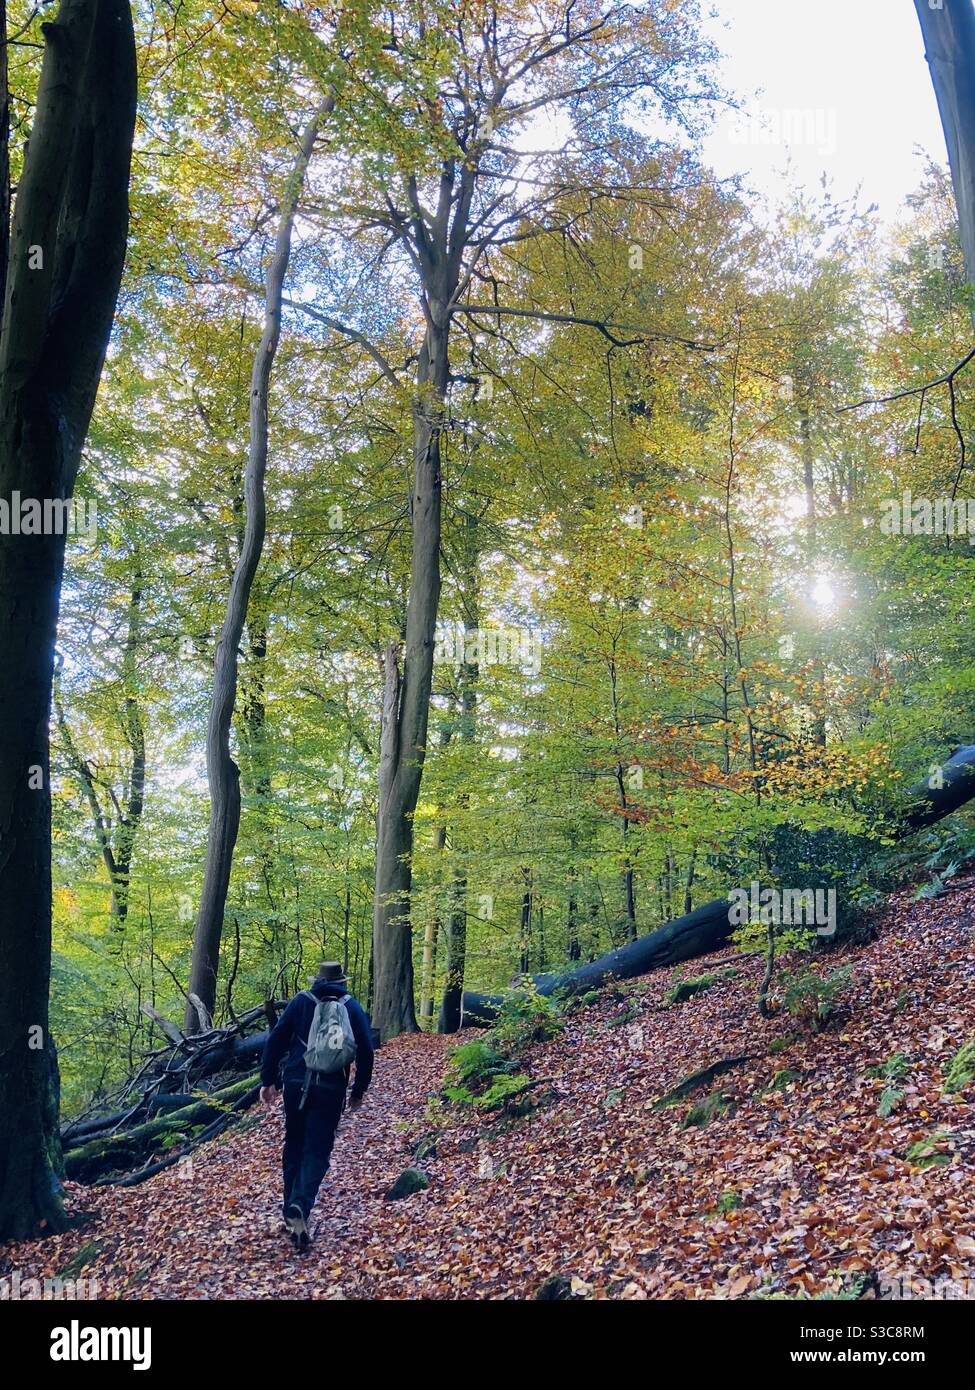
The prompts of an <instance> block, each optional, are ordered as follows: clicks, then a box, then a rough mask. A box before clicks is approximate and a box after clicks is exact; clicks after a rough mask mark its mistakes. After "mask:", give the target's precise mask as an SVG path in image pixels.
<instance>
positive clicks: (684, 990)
mask: <svg viewBox="0 0 975 1390" xmlns="http://www.w3.org/2000/svg"><path fill="white" fill-rule="evenodd" d="M720 978H721V976H720V975H695V976H694V978H693V979H692V980H680V981H678V983H677V984H676V985H674V986H673V987H672V988H671V989H669V990H668V991H667V993H666V994H665V995H664V1003H665V1004H683V1002H684V1000H685V999H693V997H694V995H695V994H703V993H704V991H705V990H707V989H710V988H711V986H712V985H716V984H717V983H718V981H719V980H720Z"/></svg>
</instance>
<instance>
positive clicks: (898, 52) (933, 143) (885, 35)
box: [704, 0, 947, 223]
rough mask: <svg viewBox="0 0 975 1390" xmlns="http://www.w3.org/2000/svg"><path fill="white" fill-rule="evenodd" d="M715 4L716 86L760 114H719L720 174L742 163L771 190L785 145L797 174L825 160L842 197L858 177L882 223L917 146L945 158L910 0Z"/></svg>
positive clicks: (752, 182) (712, 146) (815, 176)
mask: <svg viewBox="0 0 975 1390" xmlns="http://www.w3.org/2000/svg"><path fill="white" fill-rule="evenodd" d="M714 8H715V9H716V11H717V16H716V17H715V18H712V19H710V20H709V21H708V24H707V32H708V34H709V36H710V37H711V38H712V39H713V40H714V41H715V43H716V44H717V45H718V47H719V48H720V49H721V50H722V51H723V52H724V54H725V55H726V57H725V60H724V62H723V64H722V67H721V73H722V76H723V80H724V83H725V86H726V87H727V88H728V89H729V90H730V91H732V92H735V93H737V94H738V95H739V96H740V97H741V98H742V100H743V101H744V100H747V99H748V98H750V97H751V98H753V100H752V102H751V104H750V106H749V110H750V111H751V112H756V113H757V112H764V113H766V116H765V122H764V127H763V125H762V123H761V122H758V123H751V122H746V123H744V124H743V125H739V126H738V127H737V128H736V123H735V121H734V118H722V119H721V120H720V121H719V124H718V127H717V129H716V130H715V132H714V133H713V134H712V135H711V136H710V137H709V138H708V140H707V142H706V144H705V148H704V156H705V160H706V162H707V163H709V164H710V165H711V166H712V168H714V169H715V170H716V171H717V173H718V175H719V176H721V177H727V176H728V175H730V174H734V173H743V174H744V175H745V176H746V186H748V187H751V188H753V189H755V190H756V191H757V192H758V193H760V194H763V195H765V196H767V197H770V198H771V199H772V200H773V201H775V200H776V199H777V190H778V189H781V179H780V177H779V172H780V171H781V170H782V169H783V168H784V166H785V164H786V161H787V159H788V157H789V155H790V154H791V160H792V166H793V178H794V181H795V182H797V183H798V184H799V185H801V186H804V187H806V188H809V189H813V188H815V187H816V186H817V185H818V183H819V179H820V176H821V175H822V173H823V172H824V171H825V172H826V173H827V174H828V175H829V176H830V177H831V178H832V179H833V187H834V190H835V193H836V195H837V196H838V197H848V196H849V195H850V194H851V193H852V192H853V190H854V189H855V188H856V186H857V184H858V183H862V185H863V197H862V199H861V203H862V205H863V206H865V205H866V204H867V203H871V202H875V203H877V204H879V207H880V214H881V217H882V218H883V220H884V221H885V222H888V223H890V222H892V221H894V220H896V218H897V216H898V212H899V208H900V205H901V203H902V201H903V199H904V197H905V195H906V194H908V193H910V192H912V191H913V189H914V188H916V187H917V185H918V183H919V182H920V179H921V172H922V168H923V161H922V159H921V158H920V157H919V155H918V154H917V153H916V152H915V147H918V146H919V147H920V148H921V149H922V150H924V151H925V152H927V153H929V154H932V155H933V156H934V157H935V158H936V159H937V160H938V161H939V162H941V163H944V162H945V161H946V158H947V156H946V154H945V146H944V136H943V134H942V131H941V123H940V120H939V118H938V108H937V104H936V102H935V99H934V92H933V90H932V87H931V79H930V77H929V75H928V67H927V63H926V62H925V61H924V45H923V43H922V41H921V31H920V27H919V25H918V21H917V15H916V14H915V11H914V5H913V3H912V0H715V3H714ZM759 89H762V91H761V94H760V95H759V96H758V97H757V98H755V93H756V92H757V91H758V90H759ZM786 112H790V113H792V114H791V115H789V116H786V114H785V113H786ZM796 113H802V114H801V115H797V114H796ZM763 129H764V131H765V139H766V140H767V141H768V143H764V142H763V138H762V132H763Z"/></svg>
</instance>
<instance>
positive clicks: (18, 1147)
mask: <svg viewBox="0 0 975 1390" xmlns="http://www.w3.org/2000/svg"><path fill="white" fill-rule="evenodd" d="M43 28H44V39H45V49H44V59H43V66H42V69H41V76H40V83H39V86H38V90H37V97H36V104H35V111H34V120H33V124H32V127H31V132H30V141H29V146H28V149H27V152H26V155H25V157H24V161H23V168H22V171H21V174H20V179H19V184H18V189H17V197H16V203H15V207H14V214H13V224H12V229H11V235H10V242H9V248H8V255H7V258H6V264H5V266H4V279H5V295H4V301H3V323H2V329H0V496H2V497H3V498H5V499H7V500H8V501H9V502H10V503H11V504H13V502H14V495H15V494H18V493H19V495H20V497H21V498H22V499H34V500H36V501H38V502H39V503H40V504H41V507H42V509H43V508H44V506H45V504H46V505H47V508H48V510H49V512H50V513H51V514H52V515H54V514H55V510H56V509H55V508H54V506H53V504H56V503H59V502H63V501H64V500H65V499H68V498H70V497H71V495H72V491H73V488H74V483H75V476H76V473H77V470H78V464H79V460H80V457H81V451H82V448H83V446H84V442H85V436H86V434H87V431H88V425H89V421H90V419H91V413H92V409H93V407H94V402H95V394H96V391H97V388H98V382H99V378H100V376H101V371H102V364H103V361H104V358H105V353H106V350H107V347H108V340H109V334H110V332H111V326H112V320H113V317H114V313H115V303H116V297H117V294H118V289H119V283H120V280H121V275H122V266H123V261H124V258H125V244H126V233H127V228H128V185H129V162H130V158H131V151H132V137H133V130H134V125H135V106H136V64H135V41H134V36H133V28H132V16H131V12H130V9H129V5H128V3H127V0H62V3H61V6H60V9H59V10H58V13H57V16H56V18H54V19H53V20H51V21H49V22H48V23H46V24H45V25H44V26H43ZM3 39H4V50H5V45H6V35H4V36H3ZM4 109H5V110H6V104H5V103H4ZM8 138H9V127H8V126H7V125H5V126H4V128H3V130H2V131H0V142H2V144H3V145H4V147H6V145H7V141H8ZM2 167H3V169H4V171H5V170H6V169H7V168H9V164H8V162H7V157H6V153H5V154H4V158H3V162H2ZM4 183H6V180H4ZM50 529H51V530H60V533H59V534H47V535H36V534H12V533H11V534H3V535H0V646H2V649H3V661H2V662H0V1113H2V1114H3V1126H2V1130H0V1236H5V1237H22V1236H25V1235H28V1234H29V1233H31V1232H32V1231H35V1230H36V1229H38V1228H43V1229H45V1230H54V1229H57V1228H59V1227H60V1226H61V1225H62V1224H63V1219H64V1218H63V1213H62V1207H61V1200H60V1195H59V1194H60V1186H59V1181H58V1171H59V1167H60V1143H59V1139H58V1074H57V1058H56V1053H55V1048H54V1044H53V1042H52V1040H51V1037H50V1035H49V1032H48V987H49V979H50V962H51V788H50V781H49V730H48V724H49V717H50V710H51V691H52V682H53V673H54V644H55V632H56V627H57V620H58V608H59V597H60V589H61V576H62V569H63V564H64V547H65V535H64V529H63V527H61V528H55V527H51V528H50Z"/></svg>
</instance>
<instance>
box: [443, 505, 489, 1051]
mask: <svg viewBox="0 0 975 1390" xmlns="http://www.w3.org/2000/svg"><path fill="white" fill-rule="evenodd" d="M478 523H479V518H478V517H477V516H475V515H474V514H473V513H468V515H467V519H466V521H465V525H464V542H465V557H464V575H463V594H462V598H463V603H464V651H463V653H462V655H463V661H462V663H461V668H460V741H461V743H462V744H463V745H464V746H465V747H468V748H470V747H471V746H472V745H473V744H474V743H475V741H476V739H477V682H478V676H479V665H478V662H477V661H471V660H470V659H469V658H470V650H471V641H472V640H473V642H474V643H475V644H476V642H477V633H478V629H479V627H480V622H481V616H480V615H481V594H480V554H481V552H480V544H479V541H478V529H477V528H478ZM460 805H461V809H462V810H465V809H466V808H467V807H468V806H469V805H470V796H469V795H468V794H467V793H466V792H465V793H463V794H462V795H461V797H460ZM466 969H467V874H466V873H465V872H462V871H460V870H456V871H455V873H454V883H453V893H452V901H451V912H450V917H449V919H448V927H447V970H446V975H445V979H444V992H443V999H442V1001H441V1004H440V1017H439V1019H438V1021H437V1029H438V1031H439V1032H441V1033H456V1032H457V1029H458V1028H460V1026H461V1018H462V1013H463V1007H462V1006H463V999H464V973H465V971H466Z"/></svg>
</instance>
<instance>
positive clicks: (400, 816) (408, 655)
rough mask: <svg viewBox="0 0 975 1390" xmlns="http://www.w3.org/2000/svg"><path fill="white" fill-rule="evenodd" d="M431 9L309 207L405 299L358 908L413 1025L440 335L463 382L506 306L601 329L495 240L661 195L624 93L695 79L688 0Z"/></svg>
mask: <svg viewBox="0 0 975 1390" xmlns="http://www.w3.org/2000/svg"><path fill="white" fill-rule="evenodd" d="M438 17H439V19H440V22H441V27H440V28H436V29H435V28H434V27H433V25H432V24H431V23H430V22H429V21H428V20H427V18H426V16H425V15H422V14H413V13H412V12H411V11H410V10H405V11H403V12H400V11H394V12H393V14H392V16H391V19H390V29H389V35H388V39H387V43H386V50H387V52H388V53H389V54H391V55H392V57H391V60H390V61H391V62H392V64H393V66H394V70H395V72H394V75H395V76H397V77H399V79H400V81H399V84H398V85H397V88H396V89H397V91H398V92H399V93H400V94H401V95H400V97H399V102H398V107H397V111H398V117H399V129H398V130H396V129H394V130H393V131H392V132H391V136H392V138H391V147H390V151H389V154H388V156H387V157H386V158H385V159H383V158H382V156H377V155H373V156H372V157H371V159H370V167H369V168H368V169H366V170H364V172H363V174H362V175H361V178H360V181H359V184H358V186H357V187H355V188H354V190H353V192H352V196H350V197H349V198H348V200H347V202H346V205H345V207H344V208H340V209H337V211H338V212H339V214H340V215H339V216H338V217H336V215H335V210H333V209H331V208H330V209H329V210H328V214H327V216H323V223H324V225H325V226H326V227H330V228H332V229H333V230H334V231H335V232H336V233H337V234H338V235H344V236H346V237H349V236H350V232H351V236H352V237H354V239H355V240H356V242H357V244H358V245H360V246H361V244H362V241H363V238H364V236H367V235H368V234H369V232H370V231H371V232H372V233H373V235H374V236H375V237H376V258H377V259H382V258H389V257H392V258H398V259H397V264H399V265H401V266H402V267H403V268H404V269H406V270H408V271H410V272H411V273H412V278H413V284H414V289H415V294H416V301H417V303H418V306H419V310H420V313H421V315H422V327H421V331H420V333H419V335H418V337H419V341H418V343H417V345H416V349H415V352H414V353H411V354H410V359H409V360H410V361H411V363H415V366H414V368H413V375H412V381H411V382H410V384H409V387H410V392H411V402H412V403H411V418H412V449H411V480H410V497H409V513H410V528H411V574H410V583H409V592H408V595H407V599H406V604H405V613H404V617H403V623H402V631H401V632H400V633H398V634H396V635H395V636H393V637H391V640H390V641H389V643H388V645H387V647H386V650H385V654H384V658H383V672H384V686H385V693H384V698H383V707H382V708H383V715H382V726H381V736H380V741H381V753H380V767H379V808H378V814H377V828H376V881H375V906H374V923H373V971H374V989H375V993H374V1020H375V1023H376V1026H377V1028H379V1030H380V1032H381V1034H382V1035H383V1037H391V1036H394V1035H395V1034H397V1033H400V1032H403V1031H412V1030H415V1029H416V1027H417V1022H416V1015H415V1010H414V990H413V949H412V931H411V920H410V900H411V887H412V856H413V840H414V831H413V818H414V814H415V812H416V808H417V802H418V799H419V795H420V786H421V780H422V776H423V766H424V760H425V758H426V752H427V730H428V720H429V706H430V693H431V686H432V675H433V660H434V632H435V627H436V623H437V614H438V605H439V599H440V588H441V546H442V519H443V450H444V440H445V436H446V433H447V431H448V429H449V427H450V404H449V398H450V394H451V389H452V387H454V386H455V384H456V383H457V381H458V377H459V373H458V369H457V365H456V363H453V362H452V359H451V344H452V341H453V340H454V339H455V338H456V337H457V336H458V335H460V336H462V338H463V340H465V341H466V342H467V343H468V344H471V345H472V357H473V362H472V370H471V371H468V372H465V373H464V377H465V379H466V380H467V381H468V382H469V383H470V380H471V378H472V377H473V378H474V379H475V382H479V373H478V362H477V351H476V341H477V337H478V334H479V333H481V332H486V333H495V334H496V333H498V332H499V331H500V329H501V325H502V324H503V323H504V322H505V321H507V320H510V319H512V318H515V319H517V318H521V319H528V320H531V321H534V322H535V323H538V324H541V323H544V322H545V321H546V320H549V321H552V320H553V319H554V320H557V321H559V322H563V323H578V324H579V325H580V326H584V327H586V328H588V329H589V330H590V331H594V332H597V333H600V334H602V335H603V336H604V337H605V338H606V339H607V340H609V341H610V342H619V341H621V339H619V338H618V337H617V336H616V333H617V332H618V331H619V327H620V326H619V325H615V324H613V323H612V322H609V321H604V320H603V319H602V318H600V317H598V316H597V317H591V316H586V315H577V314H575V313H573V312H569V313H561V314H557V315H553V314H551V313H550V312H548V311H547V310H546V307H545V306H544V305H543V304H538V303H535V302H532V301H530V300H529V302H524V303H509V302H505V298H504V292H505V289H506V288H507V287H510V286H511V284H512V278H511V275H510V270H511V257H512V255H513V252H514V250H515V248H517V247H518V246H519V245H520V244H524V243H527V242H531V241H533V240H536V239H540V238H549V237H554V238H567V239H570V240H571V238H572V237H574V236H577V235H580V234H581V229H582V228H583V227H584V226H585V224H586V221H587V218H588V217H589V216H590V214H591V213H592V211H593V209H594V208H596V207H597V206H599V205H600V204H602V203H603V202H607V203H609V202H612V201H614V200H616V199H619V198H624V197H634V198H639V197H643V198H646V199H648V200H650V201H652V200H653V199H654V198H655V197H656V198H663V197H664V196H665V195H664V194H663V192H662V190H659V189H649V188H644V189H635V188H633V187H631V186H630V185H629V184H628V182H627V180H626V174H625V171H624V169H625V158H624V152H625V150H626V146H627V138H628V137H627V135H626V134H625V133H624V131H623V128H622V123H623V122H624V120H625V112H626V109H627V107H628V106H629V105H631V104H636V103H639V102H652V103H655V104H656V105H657V106H658V107H659V108H660V109H661V110H662V111H663V112H665V113H666V114H667V115H668V116H670V117H678V118H679V117H680V116H681V115H682V114H683V113H684V112H685V108H690V109H692V108H693V105H694V103H695V102H698V101H701V100H704V99H705V98H706V97H707V95H708V88H707V84H706V82H705V81H704V80H703V79H702V76H701V67H702V63H703V61H704V56H705V49H704V48H703V46H702V45H701V43H700V40H699V38H698V35H697V31H696V27H695V22H696V18H697V9H696V6H683V7H681V9H680V10H679V11H678V10H677V9H676V8H675V7H674V6H672V5H668V4H665V3H656V2H655V3H652V4H642V5H630V4H609V5H605V6H603V5H586V6H582V7H580V6H579V5H577V4H575V3H572V2H570V3H568V4H563V3H555V4H545V5H542V6H540V7H539V6H535V7H532V8H531V9H526V8H525V7H524V6H522V5H520V4H512V3H505V4H489V5H483V4H476V5H474V4H472V5H469V6H468V5H464V6H461V7H460V8H459V9H458V8H457V7H445V8H444V10H443V12H442V14H440V15H439V16H438ZM407 74H409V75H410V76H409V78H407V76H406V75H407ZM404 90H405V93H406V96H405V97H404V96H403V95H402V93H403V92H404ZM560 122H563V123H565V124H566V125H568V126H569V127H570V128H571V131H572V133H571V135H570V136H569V137H568V138H567V141H566V145H565V150H564V152H563V154H562V155H561V156H559V155H558V153H557V152H556V151H555V150H553V149H551V147H550V146H549V147H548V148H546V149H541V150H539V149H533V148H532V145H531V141H530V139H529V134H530V133H531V132H532V131H534V132H536V133H537V135H538V141H537V143H538V144H539V145H540V146H545V144H546V136H545V132H546V131H547V130H550V129H552V128H553V127H554V128H558V125H559V123H560ZM631 136H632V132H631ZM377 164H378V165H379V172H380V178H379V180H378V183H379V187H378V190H377V180H376V178H375V166H376V165H377ZM377 192H378V196H377ZM342 214H344V216H343V215H342ZM308 312H309V313H311V314H312V316H315V317H317V318H318V320H319V321H320V322H321V323H322V324H323V325H324V326H325V327H328V328H331V329H332V330H334V331H336V332H339V333H344V334H346V336H348V337H349V338H351V339H353V340H355V341H358V342H360V343H363V342H365V343H366V345H367V348H368V351H369V353H370V355H371V356H372V357H373V359H374V360H376V361H377V362H378V363H379V364H380V367H381V370H382V371H383V373H384V375H385V376H386V378H387V379H388V380H389V381H390V383H391V384H392V385H393V386H394V388H396V389H397V390H399V389H401V382H403V381H404V377H403V374H402V372H401V371H398V370H397V369H396V368H395V366H394V365H393V363H392V361H391V360H390V359H389V358H388V356H386V355H384V354H383V352H382V351H381V346H380V344H379V343H377V342H376V341H375V340H373V339H370V338H368V337H367V336H366V335H364V334H363V332H362V330H361V329H360V328H358V327H357V326H356V325H355V324H354V323H351V322H342V321H340V320H338V319H336V317H335V316H333V315H329V314H323V313H321V312H318V313H317V314H316V313H315V311H313V310H308ZM631 327H632V326H631ZM652 336H653V332H652V329H647V330H646V337H647V338H652ZM452 989H454V990H456V981H455V984H454V985H453V986H452Z"/></svg>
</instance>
